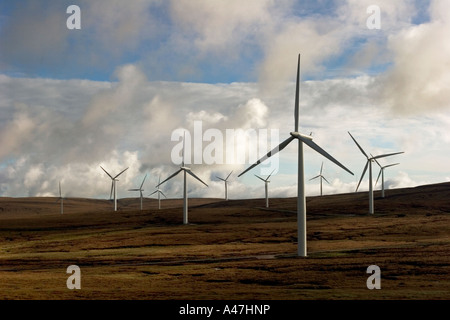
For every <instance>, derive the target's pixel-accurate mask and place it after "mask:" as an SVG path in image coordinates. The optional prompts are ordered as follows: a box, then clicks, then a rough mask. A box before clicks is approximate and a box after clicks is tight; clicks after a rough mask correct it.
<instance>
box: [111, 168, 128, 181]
mask: <svg viewBox="0 0 450 320" xmlns="http://www.w3.org/2000/svg"><path fill="white" fill-rule="evenodd" d="M128 168H129V167H128ZM128 168H126V169H124V170H122V171H120V173H119V174H118V175H117V176H115V177H114V178H113V179H115V178H117V177H118V176H120V175H121V174H122V173H124V172H125V171H127V170H128Z"/></svg>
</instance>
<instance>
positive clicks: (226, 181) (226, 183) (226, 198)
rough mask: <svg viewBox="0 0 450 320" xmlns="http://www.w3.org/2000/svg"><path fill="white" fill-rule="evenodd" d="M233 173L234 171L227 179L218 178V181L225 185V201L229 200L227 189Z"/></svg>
mask: <svg viewBox="0 0 450 320" xmlns="http://www.w3.org/2000/svg"><path fill="white" fill-rule="evenodd" d="M232 173H233V171H231V172H230V173H229V174H228V176H227V177H226V178H225V179H223V178H220V177H218V176H216V178H217V179H219V180H222V181H223V182H224V183H225V200H228V187H227V186H228V178H229V177H230V176H231V174H232Z"/></svg>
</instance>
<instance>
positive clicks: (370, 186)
mask: <svg viewBox="0 0 450 320" xmlns="http://www.w3.org/2000/svg"><path fill="white" fill-rule="evenodd" d="M348 134H349V135H350V137H352V139H353V141H354V142H355V143H356V145H357V146H358V148H359V150H361V152H362V154H363V155H364V156H365V157H366V158H367V161H366V165H365V166H364V170H363V173H362V175H361V179H359V182H358V185H357V186H356V191H358V188H359V185H360V184H361V181H362V179H363V178H364V175H365V174H366V171H367V167H369V213H370V214H373V213H374V209H373V183H372V162H373V161H374V160H376V159H379V158H384V157H389V156H393V155H396V154H400V153H403V151H401V152H395V153H387V154H381V155H379V156H375V157H374V156H373V155H370V158H369V156H368V155H367V153H366V152H365V151H364V150H363V148H361V146H360V145H359V144H358V142H356V140H355V138H353V136H352V135H351V133H350V132H349V133H348ZM356 191H355V192H356Z"/></svg>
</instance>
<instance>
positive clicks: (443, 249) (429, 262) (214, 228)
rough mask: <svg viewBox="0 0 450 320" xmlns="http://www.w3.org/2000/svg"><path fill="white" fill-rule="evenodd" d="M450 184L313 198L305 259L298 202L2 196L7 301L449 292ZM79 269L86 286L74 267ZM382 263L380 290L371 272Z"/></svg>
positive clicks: (1, 260) (0, 263)
mask: <svg viewBox="0 0 450 320" xmlns="http://www.w3.org/2000/svg"><path fill="white" fill-rule="evenodd" d="M449 199H450V184H449V183H444V184H437V185H429V186H422V187H417V188H408V189H397V190H388V191H387V196H386V198H384V199H382V198H379V193H378V192H376V193H375V211H376V214H375V215H368V214H367V211H368V198H367V193H352V194H341V195H331V196H323V197H310V198H308V199H307V211H308V235H307V237H308V257H307V258H299V257H296V250H297V243H296V241H297V225H296V212H295V209H296V199H293V198H288V199H271V202H270V205H271V207H270V208H269V209H266V208H263V207H262V206H263V205H264V200H263V199H252V200H230V201H222V200H219V199H190V210H189V221H190V223H191V224H189V225H186V226H185V225H182V209H181V206H182V201H181V200H180V199H178V200H177V199H176V200H165V201H163V202H162V207H163V209H161V210H158V209H157V202H156V201H155V200H152V199H146V200H145V202H144V208H145V210H143V211H140V210H138V205H139V202H138V200H137V199H121V200H120V201H119V211H118V212H113V211H112V203H111V202H110V201H104V200H92V199H67V200H65V206H64V212H65V213H64V215H60V214H59V204H57V203H56V202H55V201H56V199H55V198H0V282H1V293H2V299H277V300H280V299H281V300H297V299H371V300H372V299H449V298H450V294H449V292H450V290H449V289H450V276H449V275H450V258H449V256H450V255H449V253H450V215H449V213H450V200H449ZM72 264H76V265H78V266H79V267H80V268H81V283H82V289H81V290H69V289H67V287H66V280H67V278H68V276H69V275H68V274H66V268H67V267H68V266H69V265H72ZM372 264H376V265H378V266H379V267H380V268H381V286H382V289H381V290H368V289H367V287H366V280H367V277H368V276H369V274H367V273H366V269H367V267H368V266H369V265H372Z"/></svg>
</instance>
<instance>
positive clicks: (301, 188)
mask: <svg viewBox="0 0 450 320" xmlns="http://www.w3.org/2000/svg"><path fill="white" fill-rule="evenodd" d="M299 95H300V54H299V55H298V65H297V84H296V91H295V106H294V123H295V126H294V131H293V132H291V133H290V135H291V136H290V137H289V138H287V139H286V140H285V141H283V142H282V143H280V144H279V145H278V146H277V147H276V148H275V149H273V150H272V151H270V152H269V153H267V154H266V155H265V156H264V157H262V158H261V159H259V160H258V161H257V162H256V163H254V164H253V165H251V166H250V167H248V168H247V169H246V170H245V171H244V172H242V173H241V174H240V175H239V176H241V175H243V174H244V173H246V172H247V171H249V170H251V169H253V168H254V167H255V166H257V165H258V164H260V163H261V162H263V161H264V160H266V159H268V158H269V157H271V156H273V155H274V154H276V153H277V152H279V151H281V150H283V149H284V148H285V147H286V146H287V145H288V144H289V143H291V142H292V141H293V140H294V139H297V140H298V181H297V183H298V185H297V233H298V255H299V256H302V257H306V251H307V250H306V199H305V175H304V165H303V144H306V145H308V146H309V147H310V148H312V149H313V150H315V151H317V152H318V153H320V154H321V155H323V156H324V157H326V158H327V159H329V160H330V161H332V162H334V163H335V164H336V165H338V166H340V167H341V168H343V169H344V170H346V171H347V172H349V173H350V174H353V173H352V172H351V171H350V170H348V169H347V168H346V167H344V166H343V165H342V164H341V163H340V162H339V161H337V160H336V159H334V158H333V157H332V156H331V155H329V154H328V153H327V152H326V151H325V150H323V149H322V148H321V147H319V146H318V145H317V144H316V143H315V142H313V141H312V140H313V139H312V137H311V136H307V135H304V134H301V133H299V132H298V129H299V128H298V127H299V119H298V116H299Z"/></svg>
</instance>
